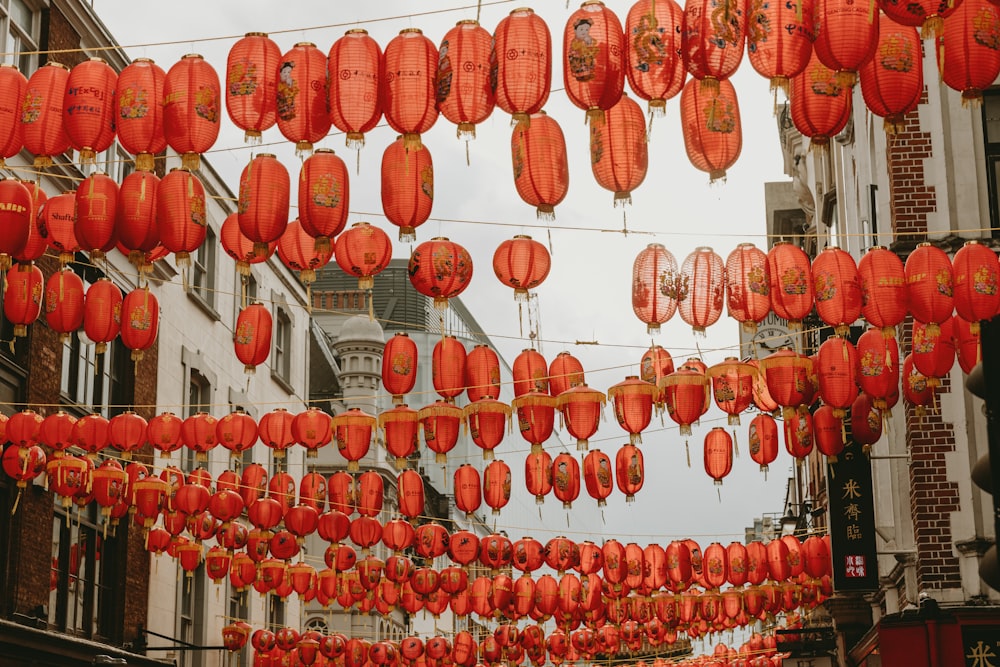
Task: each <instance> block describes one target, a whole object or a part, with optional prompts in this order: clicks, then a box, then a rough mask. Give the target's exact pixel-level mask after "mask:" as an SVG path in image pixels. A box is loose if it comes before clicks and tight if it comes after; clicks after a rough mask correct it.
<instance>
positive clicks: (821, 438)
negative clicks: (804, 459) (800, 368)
mask: <svg viewBox="0 0 1000 667" xmlns="http://www.w3.org/2000/svg"><path fill="white" fill-rule="evenodd" d="M854 403H856V401H854ZM813 436H814V437H815V439H816V449H818V450H819V451H820V453H821V454H823V455H824V456H826V458H827V460H828V461H830V462H831V463H836V462H837V457H838V456H840V454H841V453H842V452H843V451H844V417H843V415H838V414H837V411H836V410H834V409H833V408H832V407H830V406H829V405H821V406H820V407H819V408H817V409H816V412H814V413H813Z"/></svg>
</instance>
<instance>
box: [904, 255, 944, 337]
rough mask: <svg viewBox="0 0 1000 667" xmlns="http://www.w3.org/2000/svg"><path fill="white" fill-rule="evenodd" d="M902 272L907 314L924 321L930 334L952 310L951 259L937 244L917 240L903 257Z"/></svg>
mask: <svg viewBox="0 0 1000 667" xmlns="http://www.w3.org/2000/svg"><path fill="white" fill-rule="evenodd" d="M904 271H905V275H906V288H907V291H908V292H909V296H910V299H909V301H910V314H911V315H913V317H914V319H917V320H920V321H921V322H926V323H927V324H928V326H929V332H930V333H932V334H933V333H934V329H935V328H937V326H938V325H940V324H941V323H942V322H943V321H944V320H946V319H948V318H949V317H951V314H952V311H953V310H954V296H953V287H952V277H953V276H952V267H951V260H950V259H948V255H947V254H945V252H944V251H943V250H941V249H940V248H938V247H937V246H934V245H932V244H930V243H928V242H924V243H919V244H917V247H916V248H914V249H913V252H911V253H910V256H909V257H907V258H906V264H905V265H904Z"/></svg>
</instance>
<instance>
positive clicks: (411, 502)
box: [396, 470, 424, 519]
mask: <svg viewBox="0 0 1000 667" xmlns="http://www.w3.org/2000/svg"><path fill="white" fill-rule="evenodd" d="M396 486H397V488H398V502H399V512H400V514H402V515H403V516H405V517H406V518H408V519H416V518H417V517H419V516H422V515H423V513H424V481H423V478H422V477H420V474H419V473H418V472H417V471H416V470H404V471H403V472H401V473H399V477H398V479H397V484H396Z"/></svg>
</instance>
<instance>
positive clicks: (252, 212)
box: [161, 153, 290, 254]
mask: <svg viewBox="0 0 1000 667" xmlns="http://www.w3.org/2000/svg"><path fill="white" fill-rule="evenodd" d="M161 187H162V186H161ZM289 187H290V186H289V179H288V170H287V169H285V166H284V165H283V164H281V162H279V161H278V160H277V158H275V157H274V155H272V154H270V153H260V154H258V155H256V156H255V157H254V158H253V159H252V160H251V161H250V163H249V164H248V165H247V166H246V167H244V168H243V173H242V174H241V175H240V193H239V202H238V206H237V213H238V214H239V218H238V220H239V223H240V230H241V231H242V232H243V234H245V235H246V237H247V238H248V239H250V240H251V241H253V242H254V250H255V251H256V252H257V253H258V254H260V253H263V252H267V244H268V243H271V242H273V241H277V240H278V239H280V238H281V235H282V234H283V233H284V231H285V227H287V226H288V198H289V194H288V190H289Z"/></svg>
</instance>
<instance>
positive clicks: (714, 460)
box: [705, 427, 733, 486]
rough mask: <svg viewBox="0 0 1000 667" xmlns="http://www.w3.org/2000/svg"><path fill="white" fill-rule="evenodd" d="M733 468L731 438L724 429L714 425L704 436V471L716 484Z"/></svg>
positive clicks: (719, 483) (719, 484)
mask: <svg viewBox="0 0 1000 667" xmlns="http://www.w3.org/2000/svg"><path fill="white" fill-rule="evenodd" d="M732 469H733V439H732V437H731V436H730V435H729V433H727V432H726V429H724V428H721V427H715V428H713V429H712V430H711V431H709V432H708V434H707V435H706V436H705V472H706V473H707V474H708V476H709V477H711V478H712V479H714V480H715V484H716V486H721V485H722V479H723V478H724V477H725V476H726V475H728V474H729V472H730V471H731V470H732Z"/></svg>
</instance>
